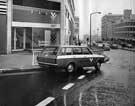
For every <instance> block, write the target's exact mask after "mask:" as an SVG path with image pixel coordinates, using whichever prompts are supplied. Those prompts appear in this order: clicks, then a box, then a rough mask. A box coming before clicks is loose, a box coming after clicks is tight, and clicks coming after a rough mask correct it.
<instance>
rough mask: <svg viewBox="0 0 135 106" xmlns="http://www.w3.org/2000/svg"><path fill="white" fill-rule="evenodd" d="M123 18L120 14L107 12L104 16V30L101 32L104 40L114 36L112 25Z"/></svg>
mask: <svg viewBox="0 0 135 106" xmlns="http://www.w3.org/2000/svg"><path fill="white" fill-rule="evenodd" d="M121 18H122V15H119V14H111V13H109V14H107V15H105V16H103V17H102V28H101V29H102V32H101V36H102V40H108V39H110V38H111V37H113V34H112V31H113V28H112V25H113V24H114V23H116V22H117V21H119V20H120V19H121Z"/></svg>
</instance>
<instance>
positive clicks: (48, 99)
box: [36, 97, 55, 106]
mask: <svg viewBox="0 0 135 106" xmlns="http://www.w3.org/2000/svg"><path fill="white" fill-rule="evenodd" d="M54 99H55V98H54V97H48V98H46V99H44V100H43V101H41V102H40V103H39V104H37V105H36V106H47V105H48V104H49V103H51V102H52V101H53V100H54Z"/></svg>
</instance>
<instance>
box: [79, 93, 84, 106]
mask: <svg viewBox="0 0 135 106" xmlns="http://www.w3.org/2000/svg"><path fill="white" fill-rule="evenodd" d="M82 95H83V92H80V94H79V106H82Z"/></svg>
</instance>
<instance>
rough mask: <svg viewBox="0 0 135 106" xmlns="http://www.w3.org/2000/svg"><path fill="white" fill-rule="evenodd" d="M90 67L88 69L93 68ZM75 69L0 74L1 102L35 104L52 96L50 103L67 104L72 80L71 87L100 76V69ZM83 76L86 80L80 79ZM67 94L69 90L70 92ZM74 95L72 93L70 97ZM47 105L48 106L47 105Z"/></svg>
mask: <svg viewBox="0 0 135 106" xmlns="http://www.w3.org/2000/svg"><path fill="white" fill-rule="evenodd" d="M92 70H93V69H91V72H92ZM91 72H90V73H86V71H84V72H80V73H74V74H71V75H67V74H65V73H64V72H57V73H53V72H46V70H43V71H39V72H37V71H36V72H28V73H27V72H25V73H23V72H22V73H10V74H4V75H0V106H35V105H38V104H39V103H40V102H42V101H45V100H46V99H48V98H50V97H53V98H54V100H53V102H51V103H48V105H49V106H64V105H65V106H67V104H68V102H72V101H71V100H69V101H67V94H68V93H67V92H68V91H69V89H70V87H69V88H68V86H67V87H66V85H68V84H70V83H71V84H72V83H73V84H75V83H76V85H74V87H72V86H71V87H72V88H73V89H72V91H73V92H74V90H76V89H77V88H80V86H83V85H85V83H86V82H88V81H90V80H93V79H94V78H97V76H102V75H101V73H100V72H99V73H91ZM82 74H83V77H84V76H85V77H86V78H87V81H86V79H85V80H81V79H82V78H83V77H82ZM69 94H72V93H71V92H69ZM73 98H74V97H73ZM48 105H47V106H48Z"/></svg>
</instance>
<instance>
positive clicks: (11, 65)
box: [0, 52, 41, 73]
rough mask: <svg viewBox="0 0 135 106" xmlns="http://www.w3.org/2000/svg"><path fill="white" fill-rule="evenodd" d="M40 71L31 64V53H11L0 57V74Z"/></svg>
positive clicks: (36, 66) (35, 65)
mask: <svg viewBox="0 0 135 106" xmlns="http://www.w3.org/2000/svg"><path fill="white" fill-rule="evenodd" d="M37 69H41V68H40V67H39V66H38V65H37V64H33V53H31V52H26V53H24V52H23V53H13V54H8V55H0V73H10V72H23V71H32V70H37Z"/></svg>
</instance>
